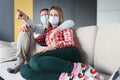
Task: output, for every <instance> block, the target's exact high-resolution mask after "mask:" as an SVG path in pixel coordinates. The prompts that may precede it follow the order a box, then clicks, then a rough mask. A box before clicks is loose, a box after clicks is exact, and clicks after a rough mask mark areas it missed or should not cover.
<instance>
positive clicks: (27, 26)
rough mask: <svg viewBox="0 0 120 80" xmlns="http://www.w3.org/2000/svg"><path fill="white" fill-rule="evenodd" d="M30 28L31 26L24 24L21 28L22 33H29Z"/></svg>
mask: <svg viewBox="0 0 120 80" xmlns="http://www.w3.org/2000/svg"><path fill="white" fill-rule="evenodd" d="M29 28H30V25H29V24H24V25H22V26H21V28H20V31H21V32H27V31H28V29H29Z"/></svg>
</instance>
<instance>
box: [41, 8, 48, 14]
mask: <svg viewBox="0 0 120 80" xmlns="http://www.w3.org/2000/svg"><path fill="white" fill-rule="evenodd" d="M42 11H49V9H48V8H44V9H42V10H40V13H41V12H42Z"/></svg>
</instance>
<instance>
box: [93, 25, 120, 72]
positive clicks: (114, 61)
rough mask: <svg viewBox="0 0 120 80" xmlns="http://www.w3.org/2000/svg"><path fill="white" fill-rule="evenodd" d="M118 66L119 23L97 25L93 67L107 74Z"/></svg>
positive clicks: (119, 57)
mask: <svg viewBox="0 0 120 80" xmlns="http://www.w3.org/2000/svg"><path fill="white" fill-rule="evenodd" d="M118 66H120V24H110V25H104V26H98V30H97V36H96V42H95V49H94V67H95V68H96V69H97V70H99V71H101V72H106V73H108V74H112V73H113V72H114V70H115V69H116V68H117V67H118Z"/></svg>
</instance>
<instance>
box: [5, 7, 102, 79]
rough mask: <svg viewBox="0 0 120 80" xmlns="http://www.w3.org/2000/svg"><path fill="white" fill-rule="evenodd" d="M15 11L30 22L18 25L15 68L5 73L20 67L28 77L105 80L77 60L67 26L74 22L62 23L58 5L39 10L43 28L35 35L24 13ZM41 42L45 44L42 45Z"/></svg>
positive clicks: (79, 59) (71, 34)
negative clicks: (20, 26)
mask: <svg viewBox="0 0 120 80" xmlns="http://www.w3.org/2000/svg"><path fill="white" fill-rule="evenodd" d="M18 12H19V14H18V19H24V20H25V21H26V22H27V23H28V24H29V25H28V24H25V25H23V26H22V28H21V32H20V34H19V37H18V43H17V48H18V49H17V54H16V55H17V56H16V57H17V60H18V61H17V62H18V63H17V65H16V67H15V68H8V69H7V70H8V72H10V73H17V72H18V71H19V70H20V73H21V75H22V77H23V78H25V79H27V80H39V79H41V80H104V77H103V76H102V75H100V74H99V73H98V72H96V70H95V69H94V68H92V67H91V66H89V65H87V64H83V63H80V62H81V61H82V57H81V55H80V52H79V50H78V46H77V45H76V44H75V42H74V39H73V31H72V30H71V29H70V28H69V27H72V26H73V25H74V23H73V22H72V21H70V22H69V21H68V22H67V21H65V22H63V13H62V10H61V9H60V7H58V6H52V7H51V8H50V10H49V13H48V9H43V10H41V12H40V15H41V22H42V23H43V25H41V26H44V27H42V29H41V30H43V31H42V33H41V35H39V36H38V37H36V38H34V36H33V32H32V31H36V29H37V27H33V26H35V25H34V24H33V23H31V20H30V19H29V17H28V16H26V14H24V13H23V12H22V11H20V10H18ZM48 15H49V17H48ZM68 23H70V24H68ZM71 23H72V24H71ZM31 28H32V30H31ZM41 43H46V45H47V46H44V47H42V48H41V46H40V45H39V44H41ZM28 61H29V62H28ZM24 63H25V64H24Z"/></svg>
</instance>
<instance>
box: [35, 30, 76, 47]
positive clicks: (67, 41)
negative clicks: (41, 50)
mask: <svg viewBox="0 0 120 80" xmlns="http://www.w3.org/2000/svg"><path fill="white" fill-rule="evenodd" d="M53 30H55V28H54V29H52V28H49V29H47V30H46V31H45V32H43V34H42V35H40V36H38V37H37V38H35V41H36V42H37V43H43V42H46V44H47V45H48V46H51V45H54V44H56V43H58V42H61V44H60V46H59V48H66V47H70V46H76V45H75V42H74V39H73V31H72V30H71V29H69V28H68V29H65V30H62V31H59V32H58V33H57V34H56V35H55V37H54V39H52V40H51V39H50V34H51V33H52V31H53Z"/></svg>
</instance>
